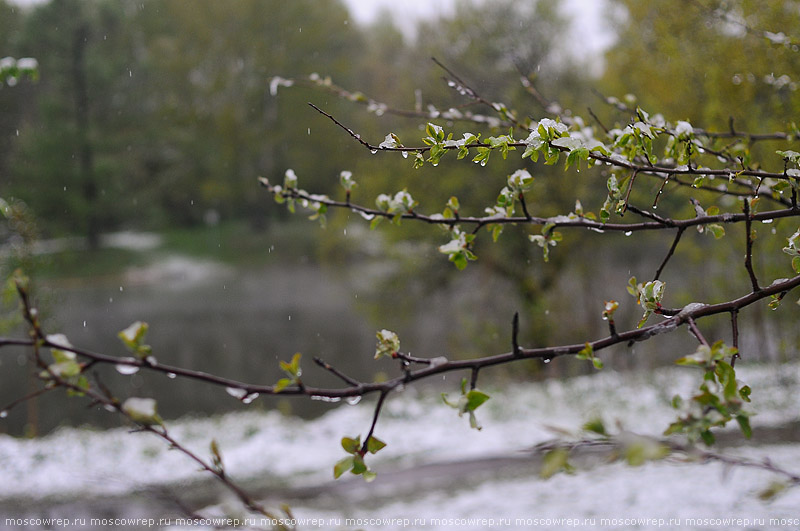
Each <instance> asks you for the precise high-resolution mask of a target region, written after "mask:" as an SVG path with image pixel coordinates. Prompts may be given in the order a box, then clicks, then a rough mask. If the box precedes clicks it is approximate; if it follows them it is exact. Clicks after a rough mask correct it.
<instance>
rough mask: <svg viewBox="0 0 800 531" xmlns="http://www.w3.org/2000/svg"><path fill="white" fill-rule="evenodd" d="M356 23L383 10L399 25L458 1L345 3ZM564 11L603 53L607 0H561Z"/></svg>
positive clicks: (576, 34)
mask: <svg viewBox="0 0 800 531" xmlns="http://www.w3.org/2000/svg"><path fill="white" fill-rule="evenodd" d="M344 3H345V4H347V6H348V7H349V9H350V12H351V13H352V14H353V18H355V19H356V21H358V22H361V23H365V22H371V21H372V20H375V17H376V16H377V15H378V13H380V12H381V10H384V9H386V10H389V11H390V12H391V13H392V14H393V15H394V19H395V21H397V24H398V25H399V26H401V25H402V24H403V21H413V20H416V19H420V18H424V17H433V18H435V17H437V16H439V15H445V14H449V13H451V12H452V10H453V9H454V6H455V4H456V0H344ZM561 3H563V7H562V10H563V12H564V13H565V14H566V15H567V18H568V19H569V20H572V21H573V29H572V35H573V39H574V40H576V41H577V40H580V42H581V44H582V45H588V46H589V47H590V48H591V49H592V50H594V51H599V50H602V49H603V48H604V47H606V46H608V45H609V44H610V43H611V39H612V35H611V32H610V31H609V30H608V29H607V28H605V27H604V26H603V25H602V21H603V20H604V18H605V17H604V16H603V9H604V8H605V3H606V2H605V0H561Z"/></svg>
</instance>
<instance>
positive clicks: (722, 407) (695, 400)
mask: <svg viewBox="0 0 800 531" xmlns="http://www.w3.org/2000/svg"><path fill="white" fill-rule="evenodd" d="M736 353H737V349H735V348H733V347H728V346H727V345H725V344H724V343H723V342H722V341H717V342H716V343H714V344H713V345H710V346H709V345H700V346H699V347H697V351H695V353H694V354H691V355H689V356H684V357H682V358H680V359H679V360H677V361H676V363H677V364H678V365H688V366H693V367H699V368H701V369H703V371H704V374H703V383H702V384H701V385H700V390H699V393H697V394H695V395H693V396H692V397H691V398H689V400H685V399H684V398H682V397H681V396H679V395H676V396H675V397H674V398H673V399H672V405H673V407H675V409H679V410H681V411H682V413H681V416H680V417H679V418H678V419H677V420H676V421H675V422H673V423H672V424H670V426H669V427H668V428H667V430H666V431H665V432H664V434H665V435H670V434H673V433H685V434H686V435H687V436H688V437H689V439H690V440H691V441H697V440H702V441H703V442H704V443H705V444H707V445H711V444H713V443H714V434H713V433H712V432H711V428H714V427H722V426H725V425H726V424H727V423H728V422H730V421H731V420H736V422H737V423H738V424H739V427H740V428H741V430H742V434H743V435H744V436H745V437H748V438H749V437H750V435H751V433H752V430H751V428H750V415H751V413H750V412H749V411H747V410H746V409H744V407H743V405H744V402H750V387H748V386H747V385H744V384H741V383H740V382H738V381H737V380H736V371H735V370H734V368H733V366H732V365H731V363H730V362H728V361H726V359H731V358H732V357H733V356H734V355H735V354H736Z"/></svg>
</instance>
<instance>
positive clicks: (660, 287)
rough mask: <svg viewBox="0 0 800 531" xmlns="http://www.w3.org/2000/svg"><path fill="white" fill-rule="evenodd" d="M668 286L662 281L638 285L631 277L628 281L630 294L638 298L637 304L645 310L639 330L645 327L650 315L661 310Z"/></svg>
mask: <svg viewBox="0 0 800 531" xmlns="http://www.w3.org/2000/svg"><path fill="white" fill-rule="evenodd" d="M665 287H666V284H664V282H662V281H660V280H651V281H649V282H645V283H644V284H643V283H641V282H640V283H638V284H637V283H636V277H631V278H630V280H628V293H630V294H631V295H632V296H633V297H636V304H639V305H641V307H642V308H643V309H644V314H643V315H642V318H641V320H640V321H639V324H638V325H637V327H638V328H641V327H642V326H644V324H645V323H646V322H647V319H648V318H649V317H650V315H651V314H652V313H653V312H655V311H658V310H660V309H661V299H662V298H663V297H664V288H665Z"/></svg>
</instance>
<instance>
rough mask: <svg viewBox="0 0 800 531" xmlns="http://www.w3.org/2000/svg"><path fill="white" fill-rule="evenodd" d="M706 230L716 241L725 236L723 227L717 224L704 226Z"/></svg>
mask: <svg viewBox="0 0 800 531" xmlns="http://www.w3.org/2000/svg"><path fill="white" fill-rule="evenodd" d="M706 230H708V232H709V233H711V234H713V235H714V238H716V239H717V240H718V239H720V238H722V237H723V236H725V227H723V226H722V225H720V224H718V223H712V224H710V225H706Z"/></svg>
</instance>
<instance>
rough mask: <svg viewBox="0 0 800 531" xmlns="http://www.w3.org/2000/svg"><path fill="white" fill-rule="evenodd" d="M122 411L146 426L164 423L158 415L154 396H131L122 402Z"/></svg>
mask: <svg viewBox="0 0 800 531" xmlns="http://www.w3.org/2000/svg"><path fill="white" fill-rule="evenodd" d="M121 408H122V411H123V412H124V413H125V414H126V415H128V416H129V417H130V418H131V420H133V421H134V422H137V423H139V424H143V425H145V426H154V425H163V424H164V421H163V420H162V419H161V417H160V416H159V415H158V410H157V404H156V401H155V400H153V399H152V398H137V397H131V398H128V399H127V400H125V402H123V403H122V406H121Z"/></svg>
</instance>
